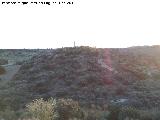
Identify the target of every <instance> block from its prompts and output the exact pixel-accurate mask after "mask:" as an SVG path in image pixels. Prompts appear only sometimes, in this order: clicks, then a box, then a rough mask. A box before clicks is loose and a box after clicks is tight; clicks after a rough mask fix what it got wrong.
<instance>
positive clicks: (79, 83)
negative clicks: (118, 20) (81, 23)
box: [10, 46, 160, 107]
mask: <svg viewBox="0 0 160 120" xmlns="http://www.w3.org/2000/svg"><path fill="white" fill-rule="evenodd" d="M146 49H147V50H148V49H149V50H148V51H150V53H146V52H145V50H146ZM155 51H156V52H155ZM159 53H160V48H159V46H156V47H155V46H152V47H148V48H146V47H144V48H141V47H140V48H136V47H135V48H124V49H96V48H90V47H75V48H62V49H56V50H55V51H51V52H47V53H46V54H39V55H37V56H35V57H33V58H32V59H31V60H29V61H27V62H25V63H24V64H23V65H22V66H21V68H20V70H19V71H18V73H17V74H16V75H15V76H14V78H13V79H12V80H11V82H10V87H11V88H12V89H14V91H12V95H13V96H16V101H18V102H19V103H20V104H22V105H24V104H25V103H27V102H29V101H31V100H33V99H35V98H41V97H43V98H49V97H54V98H72V99H74V100H77V101H79V102H80V103H81V104H86V105H89V104H98V105H104V104H105V103H109V102H111V101H113V100H116V99H125V100H127V102H126V103H124V104H127V105H132V106H136V107H154V106H156V105H157V104H158V103H160V101H159V98H160V95H159V94H156V95H155V92H154V91H156V92H157V89H158V88H157V89H155V90H153V89H152V88H153V86H154V85H153V86H152V84H151V83H150V86H152V87H151V88H149V87H146V86H147V84H148V83H149V82H147V83H146V81H150V80H156V81H159V73H160V69H159V66H160V63H159V60H160V58H159V57H158V56H157V55H158V54H159ZM159 82H160V81H159ZM144 93H145V94H144ZM17 99H18V100H17ZM153 100H156V103H155V102H153Z"/></svg>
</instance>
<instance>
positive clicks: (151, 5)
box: [0, 0, 160, 48]
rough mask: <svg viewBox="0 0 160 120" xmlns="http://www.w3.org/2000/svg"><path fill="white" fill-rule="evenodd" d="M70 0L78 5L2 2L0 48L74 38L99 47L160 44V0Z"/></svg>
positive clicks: (51, 44)
mask: <svg viewBox="0 0 160 120" xmlns="http://www.w3.org/2000/svg"><path fill="white" fill-rule="evenodd" d="M1 1H2V0H1ZM3 1H18V0H3ZM19 1H22V0H19ZM24 1H31V0H24ZM32 1H38V0H32ZM39 1H55V0H39ZM56 1H58V0H56ZM60 1H70V0H60ZM72 1H74V5H51V6H44V5H25V6H22V5H0V48H58V47H62V46H63V47H69V46H73V41H76V45H78V46H80V45H83V46H96V47H128V46H137V45H155V44H158V45H160V1H159V0H72Z"/></svg>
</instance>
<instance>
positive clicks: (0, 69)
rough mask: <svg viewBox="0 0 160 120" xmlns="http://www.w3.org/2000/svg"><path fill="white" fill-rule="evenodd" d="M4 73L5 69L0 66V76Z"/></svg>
mask: <svg viewBox="0 0 160 120" xmlns="http://www.w3.org/2000/svg"><path fill="white" fill-rule="evenodd" d="M5 73H6V70H5V68H3V67H2V66H0V75H3V74H5Z"/></svg>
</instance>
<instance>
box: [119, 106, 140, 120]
mask: <svg viewBox="0 0 160 120" xmlns="http://www.w3.org/2000/svg"><path fill="white" fill-rule="evenodd" d="M126 118H129V119H139V118H140V111H139V110H137V109H136V108H133V107H124V108H121V110H120V112H119V115H118V120H125V119H126Z"/></svg>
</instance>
